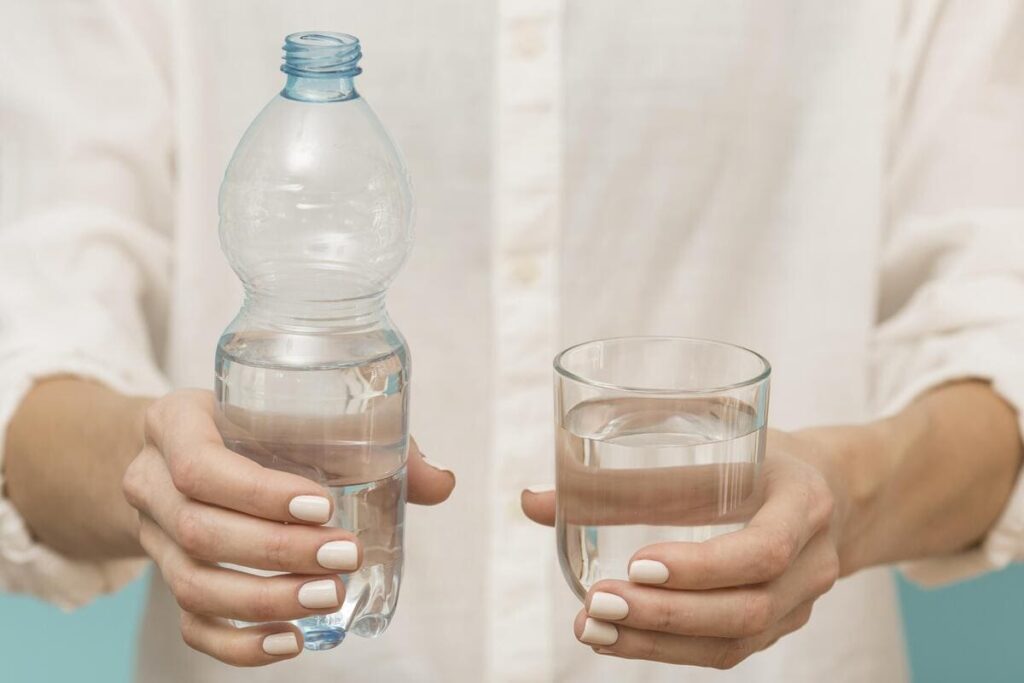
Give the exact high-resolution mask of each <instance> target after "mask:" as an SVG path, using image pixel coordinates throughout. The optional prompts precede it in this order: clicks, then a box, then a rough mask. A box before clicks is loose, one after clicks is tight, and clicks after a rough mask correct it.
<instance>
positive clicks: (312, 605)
mask: <svg viewBox="0 0 1024 683" xmlns="http://www.w3.org/2000/svg"><path fill="white" fill-rule="evenodd" d="M299 604H300V605H302V606H303V607H305V608H307V609H324V608H325V607H337V606H338V586H337V585H336V584H335V583H334V581H331V580H330V579H323V580H321V581H310V582H309V583H304V584H302V588H300V589H299Z"/></svg>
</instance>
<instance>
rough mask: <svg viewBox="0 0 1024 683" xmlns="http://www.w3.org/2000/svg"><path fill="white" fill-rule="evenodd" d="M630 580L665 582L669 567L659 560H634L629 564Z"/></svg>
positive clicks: (637, 581)
mask: <svg viewBox="0 0 1024 683" xmlns="http://www.w3.org/2000/svg"><path fill="white" fill-rule="evenodd" d="M629 580H630V581H632V582H633V583H653V584H659V583H665V582H666V581H668V567H666V566H665V565H663V564H662V563H661V562H658V561H657V560H634V561H633V562H632V563H631V564H630V565H629Z"/></svg>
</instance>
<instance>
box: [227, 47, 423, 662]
mask: <svg viewBox="0 0 1024 683" xmlns="http://www.w3.org/2000/svg"><path fill="white" fill-rule="evenodd" d="M361 56H362V52H361V49H360V45H359V40H358V39H357V38H355V37H353V36H350V35H345V34H340V33H326V32H325V33H319V32H308V33H296V34H292V35H290V36H288V37H287V38H286V39H285V45H284V64H283V66H282V67H281V70H282V71H284V72H285V74H287V82H286V84H285V87H284V90H282V91H281V93H280V94H279V95H278V96H277V97H275V98H274V99H272V100H271V101H270V103H269V104H268V105H267V106H266V108H264V109H263V111H262V113H260V115H259V116H258V117H257V118H256V120H255V121H254V122H253V123H252V125H251V126H250V127H249V129H248V131H246V133H245V135H244V137H243V138H242V141H241V142H240V143H239V145H238V148H237V149H236V150H235V153H234V156H233V157H232V159H231V162H230V164H229V165H228V168H227V171H226V172H225V174H224V182H223V184H222V185H221V190H220V240H221V246H222V248H223V250H224V254H225V255H226V256H227V258H228V260H229V262H230V263H231V266H232V268H233V269H234V270H235V272H236V273H237V274H238V277H239V278H241V280H242V283H243V284H244V286H245V302H244V304H243V305H242V309H241V311H240V312H239V313H238V316H237V317H236V318H235V319H234V321H232V322H231V324H230V325H229V326H228V328H227V329H226V330H225V331H224V334H223V336H222V337H221V338H220V341H219V343H218V346H217V359H216V397H217V407H218V426H219V427H220V430H221V434H222V436H223V437H224V441H225V444H226V445H227V446H228V447H229V448H231V449H232V450H234V451H236V452H238V453H242V454H244V455H246V456H248V457H249V458H252V459H253V460H255V461H257V462H258V463H260V464H261V465H264V466H266V467H270V468H273V469H277V470H285V471H289V472H294V473H298V474H301V475H303V476H306V477H308V478H310V479H313V480H315V481H317V482H319V483H321V484H323V485H324V486H326V487H328V488H329V490H330V491H331V493H332V495H333V497H334V503H335V516H334V518H333V519H332V520H331V521H330V522H329V524H331V525H336V526H339V527H343V528H345V529H348V530H350V531H353V532H355V533H356V534H358V536H359V539H360V541H361V543H362V545H363V549H364V560H363V565H362V568H361V569H360V570H359V571H358V572H355V573H353V574H350V575H342V579H343V580H344V582H345V585H346V589H347V590H346V595H345V601H344V604H343V605H342V606H341V608H340V609H339V610H338V612H337V613H335V614H331V615H328V616H317V617H310V618H306V619H301V620H299V621H297V622H296V623H297V625H298V626H299V627H300V628H301V629H302V632H303V634H304V636H305V643H306V648H307V649H311V650H323V649H328V648H331V647H334V646H335V645H337V644H338V643H340V642H341V641H342V639H344V637H345V635H346V633H348V632H352V633H355V634H357V635H360V636H365V637H374V636H377V635H379V634H380V633H382V632H383V631H384V629H385V628H387V625H388V622H389V621H390V619H391V616H392V614H393V613H394V610H395V605H396V603H397V601H398V588H399V583H400V579H401V574H402V523H403V517H404V513H405V497H406V495H405V494H406V480H405V462H406V453H407V445H408V434H409V431H408V386H409V354H408V349H407V348H406V344H405V341H404V339H403V338H402V335H401V334H400V333H399V332H398V330H397V329H396V328H395V326H394V325H393V324H392V322H391V320H390V319H389V318H388V315H387V312H386V310H385V308H384V294H385V291H386V289H387V287H388V285H389V284H390V283H391V281H392V279H393V278H394V277H395V275H396V273H397V272H398V270H399V268H400V267H401V265H402V262H403V261H404V260H405V257H406V255H407V254H408V252H409V249H410V246H411V243H412V229H411V227H412V195H411V190H410V186H409V180H408V176H407V172H406V169H405V165H404V163H403V161H402V158H401V156H400V154H399V152H398V150H397V149H396V147H395V145H394V143H393V142H392V141H391V139H390V138H389V137H388V134H387V133H386V132H385V130H384V128H383V127H382V126H381V123H380V121H379V120H378V119H377V117H376V116H375V115H374V113H373V110H371V109H370V107H369V105H367V103H366V100H364V99H363V98H362V97H360V95H359V93H358V92H357V91H356V88H355V83H354V78H355V76H357V75H358V74H359V73H360V72H361V69H360V68H359V60H360V57H361ZM250 571H255V570H250Z"/></svg>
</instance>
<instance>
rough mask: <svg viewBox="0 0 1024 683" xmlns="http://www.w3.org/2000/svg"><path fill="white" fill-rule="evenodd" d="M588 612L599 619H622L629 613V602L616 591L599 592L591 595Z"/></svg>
mask: <svg viewBox="0 0 1024 683" xmlns="http://www.w3.org/2000/svg"><path fill="white" fill-rule="evenodd" d="M587 614H589V615H590V616H592V617H595V618H597V619H622V618H624V617H625V616H626V615H627V614H629V603H627V602H626V601H625V600H623V599H622V598H621V597H620V596H618V595H615V594H614V593H601V592H597V593H594V594H593V595H591V596H590V607H588V608H587Z"/></svg>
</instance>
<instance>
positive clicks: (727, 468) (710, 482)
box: [555, 337, 771, 600]
mask: <svg viewBox="0 0 1024 683" xmlns="http://www.w3.org/2000/svg"><path fill="white" fill-rule="evenodd" d="M770 374H771V368H770V366H769V365H768V361H766V360H765V359H764V358H763V357H761V356H760V355H758V354H757V353H755V352H753V351H750V350H748V349H745V348H742V347H739V346H734V345H732V344H726V343H723V342H717V341H709V340H702V339H685V338H675V337H624V338H619V339H605V340H600V341H592V342H586V343H584V344H579V345H577V346H573V347H571V348H569V349H566V350H565V351H563V352H562V353H560V354H559V355H558V356H557V357H556V358H555V419H556V437H555V438H556V448H555V450H556V465H555V469H556V531H557V537H558V554H559V562H560V563H561V566H562V571H563V573H564V574H565V577H566V580H567V581H568V582H569V585H570V587H571V588H572V589H573V591H574V592H575V593H576V594H577V595H578V596H579V597H580V599H581V600H582V599H584V597H585V596H586V592H587V590H589V588H590V587H591V586H592V585H593V584H594V583H595V582H597V581H598V580H600V579H605V578H617V579H625V578H626V576H627V569H628V567H627V565H628V562H629V559H630V558H631V557H632V556H633V554H634V553H635V552H636V551H637V550H639V549H641V548H643V547H644V546H646V545H650V544H652V543H659V542H664V541H704V540H707V539H709V538H712V537H714V536H718V535H721V534H724V533H728V532H730V531H735V530H737V529H740V528H742V527H743V525H744V524H745V523H746V520H748V519H749V518H750V516H751V515H752V514H753V512H754V510H752V509H747V508H749V507H752V504H753V496H752V495H751V494H752V492H753V490H754V482H755V480H756V476H757V471H758V467H759V464H760V462H761V460H762V458H763V455H764V434H765V427H766V424H767V415H768V387H769V376H770Z"/></svg>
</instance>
